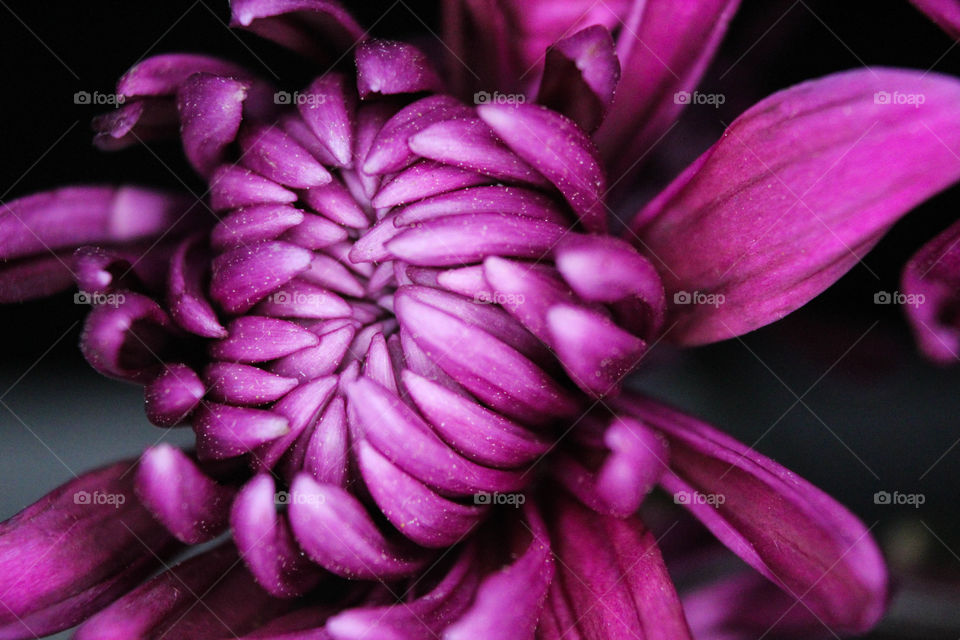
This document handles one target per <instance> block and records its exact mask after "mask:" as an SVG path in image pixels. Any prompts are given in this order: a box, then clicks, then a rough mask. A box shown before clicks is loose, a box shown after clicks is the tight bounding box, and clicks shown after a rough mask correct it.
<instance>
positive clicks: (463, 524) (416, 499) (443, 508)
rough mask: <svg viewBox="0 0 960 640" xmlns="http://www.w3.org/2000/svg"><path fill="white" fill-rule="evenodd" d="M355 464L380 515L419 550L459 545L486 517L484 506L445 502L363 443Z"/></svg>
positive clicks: (357, 447)
mask: <svg viewBox="0 0 960 640" xmlns="http://www.w3.org/2000/svg"><path fill="white" fill-rule="evenodd" d="M356 450H357V464H358V466H359V467H360V473H361V474H362V475H363V479H364V482H365V483H366V485H367V487H368V489H369V490H370V495H371V496H373V499H374V501H376V503H377V506H378V507H380V510H381V511H382V512H383V515H385V516H386V517H387V519H388V520H389V521H390V522H391V523H392V524H393V526H394V527H396V528H397V530H398V531H399V532H400V533H402V534H403V535H404V536H405V537H407V538H409V539H410V540H412V541H413V542H416V543H417V544H418V545H420V546H422V547H427V548H431V547H438V548H442V547H449V546H451V545H454V544H457V543H458V542H461V541H462V540H463V539H464V538H466V537H467V536H468V535H469V534H470V532H471V531H473V529H474V527H476V526H477V525H478V524H479V523H480V521H481V519H482V518H483V516H484V515H485V513H486V508H485V507H483V506H474V505H464V504H460V503H458V502H454V501H453V500H449V499H447V498H444V497H442V496H440V495H438V494H437V493H435V492H434V491H432V490H431V489H430V488H428V487H427V486H426V485H424V484H423V483H422V482H420V481H419V480H417V479H416V478H414V477H413V476H411V475H409V474H407V473H404V472H403V471H402V470H401V469H400V468H399V467H397V465H395V464H394V463H392V462H390V460H388V459H387V458H386V457H385V456H384V455H383V454H381V453H380V452H379V451H377V450H376V449H374V448H373V446H371V445H370V444H369V443H367V442H366V441H363V440H361V441H360V442H358V443H357V445H356Z"/></svg>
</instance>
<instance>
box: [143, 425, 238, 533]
mask: <svg viewBox="0 0 960 640" xmlns="http://www.w3.org/2000/svg"><path fill="white" fill-rule="evenodd" d="M136 489H137V496H138V497H139V498H140V500H142V501H143V504H144V505H145V506H146V507H147V509H149V510H150V513H151V514H153V517H154V518H156V519H157V520H158V521H159V522H160V523H161V524H162V525H163V526H164V527H166V528H167V530H168V531H169V532H170V533H172V534H173V535H175V536H176V537H177V539H178V540H180V541H182V542H185V543H187V544H198V543H200V542H206V541H207V540H212V539H213V538H215V537H217V536H218V535H220V533H222V532H223V530H224V529H226V527H227V515H228V513H229V511H230V502H231V501H232V499H233V493H234V491H233V489H230V488H228V487H225V486H221V485H218V484H217V483H216V482H214V481H213V480H212V479H210V478H209V477H207V476H206V475H205V474H204V473H203V472H202V471H201V470H200V469H199V468H197V465H196V464H195V463H194V462H193V461H192V460H190V458H188V457H187V456H186V455H185V454H184V453H183V452H182V451H180V450H179V449H176V448H174V447H172V446H170V445H168V444H161V445H158V446H156V447H152V448H150V449H147V450H146V451H145V452H144V454H143V457H141V458H140V464H139V466H138V467H137V474H136Z"/></svg>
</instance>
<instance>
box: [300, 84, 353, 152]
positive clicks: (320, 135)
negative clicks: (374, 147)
mask: <svg viewBox="0 0 960 640" xmlns="http://www.w3.org/2000/svg"><path fill="white" fill-rule="evenodd" d="M299 96H300V98H299V100H298V104H297V109H298V110H299V111H300V115H301V116H302V117H303V120H304V122H306V123H307V126H309V127H310V130H311V131H312V132H313V135H315V136H316V137H317V139H318V140H319V141H320V143H321V144H322V145H323V146H324V147H325V148H326V149H327V151H329V152H330V154H331V155H332V156H333V158H334V159H335V160H336V161H337V163H338V164H339V165H340V166H342V167H351V166H353V145H354V142H353V139H354V133H353V132H354V127H355V113H356V109H357V105H356V96H355V95H354V94H353V87H351V86H350V84H349V81H348V80H347V77H346V76H344V75H342V74H339V73H325V74H324V75H322V76H320V77H319V78H317V79H316V80H314V81H313V83H312V84H311V85H310V86H309V87H307V89H306V90H305V91H304V92H303V93H301V94H299Z"/></svg>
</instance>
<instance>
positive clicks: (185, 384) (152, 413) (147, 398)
mask: <svg viewBox="0 0 960 640" xmlns="http://www.w3.org/2000/svg"><path fill="white" fill-rule="evenodd" d="M204 393H206V388H205V387H204V386H203V381H202V380H200V376H198V375H197V374H196V373H195V372H194V370H193V369H191V368H190V367H188V366H187V365H185V364H169V365H167V366H166V367H165V368H164V371H163V373H161V374H160V375H159V376H157V377H156V378H154V379H153V380H152V381H151V382H150V383H149V384H148V385H146V386H145V387H144V388H143V398H144V407H145V409H146V412H147V418H149V420H150V422H152V423H153V424H155V425H157V426H158V427H172V426H174V425H177V424H180V423H181V422H183V421H184V420H185V419H186V418H187V416H189V415H190V413H191V412H192V411H193V410H194V409H195V408H196V407H197V405H198V404H200V400H201V399H202V398H203V394H204Z"/></svg>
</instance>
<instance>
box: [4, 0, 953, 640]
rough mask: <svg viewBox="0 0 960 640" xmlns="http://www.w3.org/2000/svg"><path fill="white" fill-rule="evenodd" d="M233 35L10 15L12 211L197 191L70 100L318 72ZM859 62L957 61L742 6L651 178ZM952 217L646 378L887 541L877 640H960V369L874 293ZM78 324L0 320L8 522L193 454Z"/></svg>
mask: <svg viewBox="0 0 960 640" xmlns="http://www.w3.org/2000/svg"><path fill="white" fill-rule="evenodd" d="M347 4H348V5H358V6H357V7H356V8H355V14H356V15H357V16H358V17H359V18H360V20H361V23H363V24H366V25H369V24H372V23H374V22H375V21H377V20H378V19H379V18H380V17H381V16H383V15H384V12H385V11H387V10H389V11H387V13H386V16H385V17H383V19H382V20H380V21H379V22H378V23H377V26H376V28H375V29H374V33H375V34H377V35H381V36H398V37H399V36H405V35H409V34H412V33H419V34H423V33H425V28H424V25H425V24H426V25H428V26H429V28H430V29H432V30H433V31H435V32H439V26H438V22H439V21H438V17H437V15H436V7H435V3H428V2H420V3H415V2H406V3H403V2H400V3H394V2H390V1H372V2H354V3H351V2H347ZM228 19H229V12H228V9H227V6H226V2H225V1H223V2H220V1H216V2H215V1H214V0H198V1H197V2H194V3H191V2H189V1H185V2H149V3H148V2H129V1H126V0H123V1H121V0H117V1H110V2H107V1H99V2H96V1H88V2H82V3H79V2H78V3H75V2H59V3H49V2H34V1H32V0H31V1H21V2H13V1H11V0H2V1H0V60H2V61H3V63H2V65H3V66H2V68H3V75H2V82H3V84H2V86H3V89H2V91H3V96H2V100H0V105H2V107H0V108H2V112H0V114H2V119H0V122H2V125H0V126H2V137H0V139H2V144H3V152H2V153H0V200H4V201H8V200H11V199H13V198H16V197H19V196H23V195H26V194H28V193H31V192H34V191H39V190H43V189H48V188H51V187H54V186H57V185H62V184H66V183H90V182H110V181H113V182H121V181H123V182H134V183H143V184H150V185H158V186H166V187H170V188H191V189H197V188H199V186H200V184H199V183H198V182H197V181H196V179H195V178H194V177H193V175H192V173H191V172H190V170H189V169H188V168H187V167H186V165H185V164H184V163H183V162H182V161H181V160H180V159H179V154H178V149H177V148H176V146H175V145H172V146H164V145H157V146H155V147H153V148H152V151H151V150H146V149H143V148H135V149H131V150H127V151H125V152H121V153H118V154H105V153H101V152H98V151H97V150H95V149H94V148H93V147H92V145H91V144H90V139H91V133H90V129H89V120H90V118H91V117H92V116H94V115H96V114H97V113H99V112H101V111H103V110H104V108H103V107H96V106H88V105H75V104H74V102H73V94H74V93H75V92H76V91H81V90H82V91H88V92H91V93H92V92H94V91H99V92H101V93H109V92H111V91H112V87H113V85H114V83H115V81H116V79H117V78H118V77H119V76H120V75H121V74H122V73H123V72H124V71H125V70H126V69H127V68H129V67H130V66H131V65H133V64H134V63H135V62H137V61H138V60H140V59H141V58H143V57H146V56H148V55H152V54H156V53H161V52H171V51H197V52H200V51H202V52H208V53H215V54H221V55H224V56H227V57H230V58H233V59H235V60H239V61H241V62H244V63H246V64H247V65H248V66H250V67H251V68H253V69H258V70H260V71H261V72H262V73H263V74H264V75H265V76H267V77H272V78H273V79H274V81H275V82H277V83H278V84H279V85H281V86H289V87H297V86H299V85H300V84H302V83H303V82H304V81H305V80H306V79H308V78H309V77H310V76H311V72H313V73H316V69H311V67H310V66H309V65H307V64H304V63H303V62H302V61H300V60H299V59H297V58H295V57H293V56H291V55H289V54H286V53H285V52H283V51H281V50H280V49H279V48H278V47H275V46H273V45H271V44H270V43H267V42H264V41H260V40H258V39H257V38H256V37H254V36H252V35H248V34H245V33H240V32H232V31H230V30H228V29H227V28H226V27H225V25H226V23H227V21H228ZM421 20H422V22H421ZM428 35H429V34H428ZM254 52H255V53H254ZM864 64H867V65H884V66H898V67H910V68H916V69H922V70H928V69H933V70H934V71H935V72H938V73H945V74H952V75H958V76H960V47H954V43H953V41H952V40H951V39H950V38H948V37H947V36H946V35H945V34H943V33H942V32H941V31H940V30H939V29H938V28H937V27H935V26H934V25H933V24H932V23H930V22H928V21H927V19H926V18H925V17H924V16H923V15H921V14H920V13H918V12H916V11H915V10H914V9H913V8H912V6H910V5H909V4H908V3H907V2H905V1H873V0H857V1H853V0H851V1H847V2H836V0H819V1H818V0H807V1H806V2H801V1H797V2H789V1H786V2H779V1H776V2H771V1H769V0H745V1H744V2H743V5H742V8H741V10H740V12H739V14H738V16H737V18H736V19H735V21H734V23H733V25H732V27H731V30H730V32H729V34H728V37H727V39H726V41H725V43H724V45H723V46H722V48H721V51H720V54H719V55H718V57H717V59H716V60H715V62H714V64H713V66H712V67H711V69H710V71H709V72H708V74H707V77H706V78H705V80H704V82H703V83H702V84H701V90H702V91H705V92H720V93H723V94H724V95H725V96H726V98H727V99H726V103H725V104H724V105H723V106H722V107H721V108H720V109H718V110H716V111H714V110H712V109H709V108H693V109H689V110H688V111H687V114H686V115H685V116H684V125H685V126H682V127H677V129H676V130H675V131H674V132H673V134H671V136H670V138H669V139H668V140H667V142H666V144H665V145H664V146H665V148H666V150H667V151H668V153H667V154H665V155H664V157H663V158H662V159H661V161H660V162H659V163H658V164H656V165H654V166H652V167H651V170H650V173H651V177H652V178H651V179H655V178H653V176H656V175H666V173H665V172H666V171H667V170H671V171H675V170H678V169H679V168H681V167H682V166H683V165H684V164H686V163H687V162H689V161H690V160H692V159H693V158H694V157H696V155H697V154H699V153H700V152H701V151H703V150H704V149H705V148H706V147H707V146H708V145H709V144H711V143H712V142H713V141H714V140H715V139H716V138H717V137H718V136H719V134H720V133H721V132H722V130H723V128H724V124H723V123H729V122H730V121H731V120H732V119H733V118H735V117H736V115H737V114H739V113H740V112H742V111H743V110H744V109H745V108H747V107H748V106H749V105H751V104H752V103H754V102H756V101H757V100H759V99H760V98H762V97H763V96H765V95H768V94H769V93H771V92H773V91H776V90H778V89H781V88H784V87H787V86H790V85H792V84H795V83H797V82H800V81H802V80H805V79H809V78H815V77H818V76H821V75H824V74H828V73H831V72H834V71H839V70H844V69H850V68H856V67H859V66H862V65H864ZM958 205H960V188H957V187H955V188H953V189H952V190H950V191H948V192H946V193H944V194H942V195H940V196H938V197H936V198H934V199H933V200H931V201H929V202H928V203H926V204H924V205H923V206H921V207H919V208H918V209H917V210H915V211H914V212H913V213H912V214H911V215H910V216H908V218H907V219H906V220H904V221H903V222H901V223H900V224H898V225H897V226H896V227H895V228H894V229H893V230H892V231H891V232H890V233H889V234H888V236H887V237H886V238H885V239H884V241H883V242H882V243H881V244H880V246H879V247H878V248H877V249H875V250H874V251H873V252H872V253H871V254H870V255H869V256H868V257H867V258H866V260H865V262H866V264H867V266H869V269H867V268H865V267H864V266H862V265H860V266H857V267H856V268H854V269H853V270H852V271H851V272H850V274H848V275H847V276H846V277H845V278H843V279H842V280H841V281H840V282H839V283H837V284H836V285H835V286H834V287H832V288H831V289H830V290H829V291H827V292H825V293H824V294H822V295H821V296H819V297H818V298H817V299H816V300H815V301H813V303H811V304H809V305H807V306H806V307H805V308H803V309H802V310H800V311H798V312H796V313H794V314H793V315H791V316H789V317H788V318H787V319H785V320H783V321H781V322H779V323H775V324H774V325H771V326H769V327H766V328H764V329H761V330H759V331H756V332H754V333H752V334H750V335H747V336H744V337H743V338H742V339H741V340H731V341H728V342H726V343H722V344H718V345H713V346H709V347H704V348H700V349H696V350H690V351H685V352H682V353H681V352H679V351H676V350H674V349H671V348H669V347H663V346H661V347H658V348H657V350H656V352H655V353H654V354H653V355H652V357H651V358H648V363H647V366H646V368H645V369H644V370H643V371H642V372H641V373H640V374H639V375H638V378H637V384H638V385H639V386H641V387H642V388H644V389H646V390H649V391H650V392H651V393H654V394H656V395H658V396H660V397H663V398H666V399H668V400H671V401H673V402H675V403H676V404H678V405H680V406H682V407H684V408H686V409H688V410H690V411H691V412H695V413H698V414H699V415H701V416H702V417H704V418H705V419H706V420H708V421H710V422H712V423H713V424H715V425H717V426H719V427H722V428H724V429H726V430H727V431H729V432H731V433H732V434H734V435H735V436H736V437H738V438H739V439H741V440H743V441H745V442H747V443H749V444H753V443H756V444H755V446H756V448H757V449H758V450H759V451H761V452H763V453H765V454H768V455H770V456H771V457H773V458H774V459H776V460H778V461H779V462H781V463H783V464H784V465H786V466H787V467H789V468H791V469H793V470H795V471H797V472H798V473H799V474H800V475H802V476H804V477H806V478H808V479H809V480H811V481H812V482H814V483H815V484H817V485H818V486H820V487H822V488H823V489H825V490H826V491H827V492H828V493H830V494H831V495H833V496H836V497H837V498H838V499H839V500H841V501H842V502H844V503H845V504H847V505H848V506H849V507H850V508H851V509H852V510H853V511H855V512H856V513H857V514H859V515H860V516H861V517H862V518H863V519H864V520H865V521H866V522H867V524H868V526H869V525H874V524H875V528H874V529H873V530H874V532H875V533H876V534H877V536H878V537H879V539H880V540H881V542H882V543H883V545H884V547H885V549H886V551H887V553H888V557H889V558H890V561H891V566H892V567H893V569H894V572H895V574H896V576H897V580H898V582H899V583H900V584H901V585H902V587H903V592H902V595H901V596H899V597H898V599H897V600H896V601H895V603H894V608H893V611H892V613H891V616H890V619H889V620H888V622H887V623H885V625H884V626H883V627H882V629H881V630H880V631H879V632H878V633H877V634H875V635H874V636H871V637H875V638H900V637H903V638H908V637H909V638H939V637H943V638H956V637H957V635H958V634H960V519H958V518H957V516H956V513H957V498H958V491H957V478H958V472H960V446H957V447H956V448H953V447H954V445H956V444H957V441H958V439H960V428H958V424H957V423H958V418H957V416H958V415H960V400H958V396H957V393H956V391H957V389H958V382H960V369H958V368H956V367H955V368H948V369H941V368H937V367H934V366H932V365H930V364H927V363H926V362H924V361H923V360H922V359H920V358H919V357H918V356H917V354H916V352H915V348H914V345H913V343H912V339H911V337H910V335H909V332H908V330H907V327H906V324H905V321H904V318H903V315H902V312H901V311H900V310H899V309H897V308H895V307H891V306H878V305H874V304H873V294H874V293H875V292H877V291H894V290H897V289H898V284H897V283H898V278H899V271H900V267H901V266H902V264H903V263H904V262H905V261H906V260H907V258H908V257H909V256H910V254H911V253H912V252H913V251H915V250H916V249H917V248H918V247H919V246H920V245H921V244H922V243H923V242H924V241H925V240H926V239H928V238H930V237H932V236H933V235H934V234H935V233H937V232H938V231H940V230H941V229H943V228H945V227H946V226H947V225H948V224H949V223H950V222H951V221H952V220H954V219H956V217H957V216H958V214H960V206H958ZM871 271H872V272H873V273H871ZM874 274H876V275H874ZM85 310H86V308H85V307H82V306H77V305H73V304H72V303H71V299H70V296H67V295H65V296H61V297H58V298H56V299H51V300H46V301H41V302H34V303H29V304H23V305H17V306H10V307H5V308H3V309H2V310H0V322H2V325H0V326H2V330H0V354H2V359H0V487H2V491H0V518H6V517H9V516H10V515H13V514H14V513H15V512H16V511H18V510H19V509H21V508H22V507H23V506H25V505H26V504H29V503H30V502H32V501H34V500H36V499H37V498H39V497H40V496H42V495H43V494H44V493H46V492H47V491H48V490H50V489H52V488H53V487H55V486H56V485H58V484H60V483H61V482H64V481H66V480H67V479H69V478H70V477H71V475H70V474H71V470H74V471H76V472H78V473H79V472H81V471H83V470H86V469H89V468H92V467H94V466H96V465H98V464H101V463H103V462H106V461H107V460H111V459H115V458H119V457H123V456H136V455H137V454H138V453H139V452H140V451H141V450H142V449H143V448H144V447H145V446H149V445H151V444H153V443H155V442H156V441H157V440H158V439H160V438H163V439H166V440H172V441H174V442H178V443H187V442H189V441H190V437H189V436H190V434H189V433H183V432H182V431H174V432H165V431H163V430H159V429H156V428H155V427H152V426H150V425H149V424H148V423H147V421H146V420H145V418H144V417H143V413H142V404H141V403H142V400H141V396H140V391H139V388H135V387H132V386H127V385H123V384H121V383H116V382H112V381H109V380H105V379H103V378H101V377H100V376H98V375H97V374H96V373H94V372H93V371H92V370H91V369H90V368H89V367H88V366H87V365H86V363H85V362H84V361H83V359H82V357H81V356H80V353H79V351H78V349H77V341H78V338H79V331H80V326H81V321H82V318H83V314H84V311H85ZM798 397H799V398H801V400H800V401H799V402H798V401H797V398H798ZM879 490H887V491H891V492H892V491H895V490H896V491H900V492H902V493H922V494H923V495H924V496H925V498H926V502H925V504H924V505H923V506H922V507H921V508H919V509H914V508H911V507H902V508H897V507H891V506H883V505H875V504H874V501H873V494H874V492H876V491H879Z"/></svg>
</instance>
